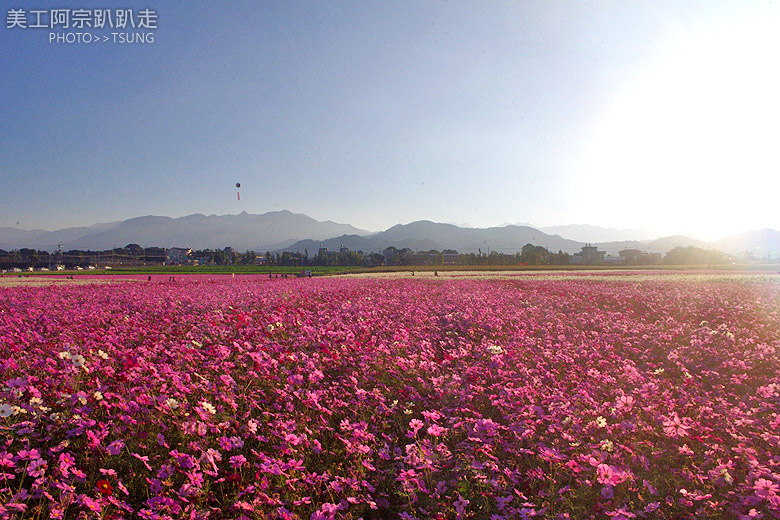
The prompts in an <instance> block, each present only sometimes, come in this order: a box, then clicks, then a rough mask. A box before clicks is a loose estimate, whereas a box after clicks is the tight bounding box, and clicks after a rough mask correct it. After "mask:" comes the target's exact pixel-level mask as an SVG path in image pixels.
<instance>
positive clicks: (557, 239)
mask: <svg viewBox="0 0 780 520" xmlns="http://www.w3.org/2000/svg"><path fill="white" fill-rule="evenodd" d="M567 229H570V230H576V231H578V232H580V233H581V232H583V231H588V230H590V231H592V232H593V235H594V236H592V237H588V236H587V235H578V237H579V238H586V240H577V239H573V238H571V237H567V236H564V235H562V234H560V233H551V231H562V232H565V231H566V230H567ZM545 230H547V231H545ZM630 231H631V230H617V229H612V228H601V227H599V226H591V225H587V224H575V225H568V226H546V227H535V226H531V225H518V224H507V225H502V226H495V227H488V228H473V227H462V226H458V225H456V224H451V223H438V222H434V221H431V220H418V221H414V222H409V223H407V224H396V225H394V226H391V227H389V228H387V229H386V230H384V231H379V232H375V233H372V232H370V231H367V230H364V229H359V228H357V227H354V226H352V225H351V224H341V223H337V222H334V221H331V220H325V221H318V220H315V219H313V218H311V217H309V216H307V215H305V214H303V213H293V212H291V211H288V210H280V211H270V212H267V213H262V214H251V213H247V212H245V211H244V212H241V213H238V214H234V215H232V214H229V215H215V214H211V215H205V214H202V213H193V214H190V215H185V216H182V217H169V216H159V215H143V216H138V217H132V218H129V219H126V220H123V221H117V222H109V223H101V224H94V225H92V226H82V227H71V228H63V229H60V230H55V231H45V230H21V229H17V228H11V227H4V228H0V249H8V250H10V249H21V248H32V249H41V250H52V251H53V250H55V249H56V248H57V247H58V245H59V244H62V247H63V249H65V250H72V249H81V250H106V249H111V248H114V247H121V246H124V245H127V244H133V243H134V244H139V245H141V246H142V247H152V246H156V247H166V248H167V247H191V248H193V249H219V248H224V247H233V248H234V249H236V250H254V251H261V252H262V251H300V252H303V251H304V250H309V251H310V252H312V250H313V251H314V252H315V253H316V250H317V249H318V248H319V244H320V243H322V244H323V247H327V248H328V249H330V250H333V249H338V248H339V247H340V246H341V244H343V245H344V246H345V247H347V248H349V249H351V250H363V251H382V250H384V249H385V248H387V247H389V246H393V247H396V248H399V249H403V248H409V249H412V250H413V251H427V250H431V249H436V250H443V249H454V250H456V251H458V252H460V253H472V252H473V253H478V252H482V253H488V252H490V251H498V252H501V253H506V254H514V253H515V252H517V251H520V250H521V249H522V247H523V246H524V245H525V244H533V245H535V246H542V247H545V248H547V249H548V250H550V251H552V252H557V251H559V250H560V251H563V252H566V253H570V254H573V253H576V252H578V251H579V250H580V248H581V247H582V246H583V245H585V244H586V243H590V244H593V245H595V246H596V247H598V248H600V249H601V250H604V251H606V252H607V253H608V254H617V253H618V252H619V251H620V250H623V249H640V250H642V251H646V252H651V253H665V252H666V251H669V250H671V249H673V248H674V247H687V246H694V247H701V248H705V249H706V248H715V249H719V250H721V251H723V252H725V253H730V254H748V255H753V256H754V257H756V258H766V257H778V256H780V232H778V231H776V230H774V229H769V228H766V229H761V230H751V231H746V232H744V233H739V234H735V235H729V236H726V237H723V238H721V239H718V240H715V241H712V242H705V241H702V240H697V239H694V238H690V237H687V236H683V235H671V236H666V237H656V238H653V239H642V238H640V237H637V239H629V240H625V239H624V240H599V238H620V237H623V238H630V236H629V235H627V233H628V232H630ZM590 238H593V240H591V239H590Z"/></svg>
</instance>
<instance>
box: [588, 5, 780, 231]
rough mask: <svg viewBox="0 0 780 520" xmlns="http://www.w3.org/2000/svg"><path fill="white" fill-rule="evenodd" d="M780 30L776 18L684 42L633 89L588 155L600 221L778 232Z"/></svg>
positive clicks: (597, 129) (592, 139) (617, 103)
mask: <svg viewBox="0 0 780 520" xmlns="http://www.w3.org/2000/svg"><path fill="white" fill-rule="evenodd" d="M779 22H780V16H778V13H777V12H776V13H774V16H771V17H763V18H761V19H753V20H751V21H743V22H740V23H731V24H723V25H721V26H720V27H717V28H709V29H708V30H707V31H702V32H696V33H693V34H691V35H689V36H686V37H683V38H680V39H678V41H676V42H675V43H674V45H673V46H670V50H669V52H668V53H666V55H665V58H664V59H662V60H659V62H657V63H656V64H655V65H654V66H651V67H650V68H648V69H645V70H643V71H642V72H641V73H640V74H638V75H637V76H636V77H635V78H634V79H633V80H632V81H631V82H630V84H629V85H628V86H627V87H626V88H625V89H624V90H623V92H622V94H621V95H619V96H618V97H617V98H616V99H615V100H614V102H613V104H612V106H611V107H610V108H609V110H607V111H606V112H605V113H604V114H603V115H602V117H601V118H600V119H599V120H598V121H597V122H596V124H595V125H594V127H593V129H592V133H591V135H590V136H589V138H588V145H587V150H586V152H585V153H584V154H583V157H584V160H583V163H582V164H581V166H583V171H582V172H581V175H580V179H581V180H582V182H583V185H582V188H583V192H585V193H590V194H592V196H591V197H589V198H590V199H591V200H598V201H600V203H601V204H600V206H599V207H600V208H602V209H601V210H600V211H603V212H604V214H603V215H598V216H597V218H601V219H603V220H605V221H606V220H607V218H608V216H609V214H611V215H612V216H613V217H614V212H615V211H619V212H621V213H624V214H625V215H626V217H627V218H629V219H632V221H633V224H639V225H648V224H652V225H654V226H656V227H659V228H663V229H666V230H668V231H669V232H677V231H680V232H683V231H685V232H695V233H696V234H697V235H698V236H699V237H701V238H705V239H713V238H719V237H722V236H723V235H725V234H728V233H731V232H737V231H744V230H745V229H750V228H756V227H759V226H762V223H763V226H766V225H777V222H776V218H775V214H776V211H775V210H774V203H773V202H772V201H773V200H774V199H775V198H776V196H777V195H776V194H777V193H778V190H779V189H780V181H778V179H779V178H780V154H779V153H778V146H777V143H778V142H780V124H779V122H780V97H778V96H779V95H778V93H779V92H780V67H778V66H777V64H778V63H779V61H778V53H779V50H780V32H778V31H777V30H776V28H777V27H778V26H779V25H778V23H779ZM773 218H775V220H773ZM613 220H614V219H613ZM763 226H762V227H763Z"/></svg>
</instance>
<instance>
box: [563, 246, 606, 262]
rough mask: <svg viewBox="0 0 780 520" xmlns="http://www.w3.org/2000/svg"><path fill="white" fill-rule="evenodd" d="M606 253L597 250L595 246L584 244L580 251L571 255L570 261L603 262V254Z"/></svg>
mask: <svg viewBox="0 0 780 520" xmlns="http://www.w3.org/2000/svg"><path fill="white" fill-rule="evenodd" d="M606 254H607V253H606V251H599V250H598V248H597V247H596V246H592V245H590V244H586V245H585V246H583V248H582V251H580V252H579V253H574V254H573V255H572V257H571V260H570V263H572V264H579V265H596V264H603V263H604V255H606Z"/></svg>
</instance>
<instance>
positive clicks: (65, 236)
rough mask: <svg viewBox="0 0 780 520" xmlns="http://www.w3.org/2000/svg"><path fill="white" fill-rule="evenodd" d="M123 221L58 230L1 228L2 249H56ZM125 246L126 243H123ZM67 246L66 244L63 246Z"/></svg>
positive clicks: (113, 226) (0, 242) (0, 241)
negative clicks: (58, 246) (60, 245)
mask: <svg viewBox="0 0 780 520" xmlns="http://www.w3.org/2000/svg"><path fill="white" fill-rule="evenodd" d="M121 223H122V222H121V221H120V222H110V223H107V224H95V225H94V226H89V227H72V228H65V229H59V230H57V231H44V230H42V229H33V230H24V229H16V228H10V227H3V228H0V249H4V250H6V251H10V250H12V249H22V248H29V249H38V250H41V251H54V250H56V249H57V245H58V244H60V243H62V244H66V243H70V242H73V241H76V240H79V239H81V238H84V237H86V236H89V235H94V234H97V233H103V232H106V231H109V230H111V229H114V228H115V227H117V226H119V225H120V224H121ZM122 245H123V246H124V245H126V244H122ZM63 247H65V246H63Z"/></svg>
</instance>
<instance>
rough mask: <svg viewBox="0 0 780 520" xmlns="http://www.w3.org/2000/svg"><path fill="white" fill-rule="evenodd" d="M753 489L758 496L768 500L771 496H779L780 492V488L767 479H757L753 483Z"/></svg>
mask: <svg viewBox="0 0 780 520" xmlns="http://www.w3.org/2000/svg"><path fill="white" fill-rule="evenodd" d="M753 489H755V491H756V496H758V497H761V498H762V499H764V500H766V499H768V498H769V497H771V496H774V495H777V493H778V491H780V486H778V485H777V484H775V483H774V482H772V481H771V480H768V479H765V478H759V479H756V481H755V482H754V483H753Z"/></svg>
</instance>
